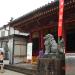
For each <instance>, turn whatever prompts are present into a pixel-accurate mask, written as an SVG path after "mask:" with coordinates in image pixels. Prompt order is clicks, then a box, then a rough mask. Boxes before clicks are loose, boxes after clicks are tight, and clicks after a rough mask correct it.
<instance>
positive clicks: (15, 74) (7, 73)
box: [0, 70, 26, 75]
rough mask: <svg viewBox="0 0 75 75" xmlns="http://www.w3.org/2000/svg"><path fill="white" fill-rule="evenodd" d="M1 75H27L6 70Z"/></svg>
mask: <svg viewBox="0 0 75 75" xmlns="http://www.w3.org/2000/svg"><path fill="white" fill-rule="evenodd" d="M0 75H26V74H22V73H18V72H14V71H10V70H5V72H4V73H1V72H0Z"/></svg>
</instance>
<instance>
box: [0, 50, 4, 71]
mask: <svg viewBox="0 0 75 75" xmlns="http://www.w3.org/2000/svg"><path fill="white" fill-rule="evenodd" d="M3 60H4V53H3V52H2V51H0V66H1V72H4V64H3Z"/></svg>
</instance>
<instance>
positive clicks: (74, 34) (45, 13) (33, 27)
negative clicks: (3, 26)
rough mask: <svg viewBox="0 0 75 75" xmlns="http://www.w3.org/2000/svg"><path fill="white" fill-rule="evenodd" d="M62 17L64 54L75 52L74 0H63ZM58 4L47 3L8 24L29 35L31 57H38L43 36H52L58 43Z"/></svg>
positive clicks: (42, 47) (41, 47) (42, 44)
mask: <svg viewBox="0 0 75 75" xmlns="http://www.w3.org/2000/svg"><path fill="white" fill-rule="evenodd" d="M64 3H65V4H64V15H63V38H64V42H65V53H74V52H75V45H74V43H75V0H65V2H64ZM58 17H59V2H58V1H55V2H53V3H48V4H46V5H44V6H42V7H40V8H38V9H36V10H34V11H32V12H30V13H28V14H26V15H23V16H21V17H20V18H18V19H15V20H14V21H12V22H10V23H9V26H10V27H13V28H14V29H15V30H19V31H20V32H23V33H29V39H28V42H32V44H33V45H32V55H33V57H35V56H38V53H39V51H40V50H41V49H43V50H45V48H44V38H43V37H44V36H45V35H46V34H49V33H50V34H52V35H54V38H55V40H56V42H58Z"/></svg>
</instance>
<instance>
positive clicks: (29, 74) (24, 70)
mask: <svg viewBox="0 0 75 75" xmlns="http://www.w3.org/2000/svg"><path fill="white" fill-rule="evenodd" d="M4 68H5V69H8V70H12V71H16V72H19V73H23V74H27V75H36V70H34V69H27V68H24V67H23V68H22V67H18V66H13V65H5V67H4Z"/></svg>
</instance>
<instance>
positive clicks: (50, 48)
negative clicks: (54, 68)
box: [44, 34, 58, 54]
mask: <svg viewBox="0 0 75 75" xmlns="http://www.w3.org/2000/svg"><path fill="white" fill-rule="evenodd" d="M44 39H45V42H44V45H45V54H48V53H56V52H58V49H57V43H56V41H55V39H54V37H53V35H52V34H47V35H45V37H44Z"/></svg>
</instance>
